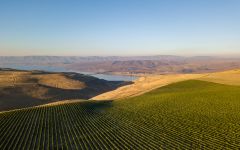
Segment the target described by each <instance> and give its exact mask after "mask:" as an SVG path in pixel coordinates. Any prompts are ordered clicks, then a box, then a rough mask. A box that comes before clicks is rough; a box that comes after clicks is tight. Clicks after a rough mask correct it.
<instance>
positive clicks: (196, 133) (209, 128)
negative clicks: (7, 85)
mask: <svg viewBox="0 0 240 150" xmlns="http://www.w3.org/2000/svg"><path fill="white" fill-rule="evenodd" d="M239 97H240V87H237V86H231V85H222V84H216V83H210V82H205V81H197V80H189V81H183V82H179V83H174V84H171V85H168V86H165V87H161V88H159V89H156V90H154V91H151V92H148V93H145V94H143V95H141V96H137V97H134V98H126V99H124V100H121V101H92V100H90V101H84V102H76V103H66V104H59V105H53V106H42V107H36V108H29V109H22V110H17V111H10V112H5V113H1V114H0V149H3V150H4V149H23V150H26V149H103V150H105V149H210V150H213V149H239V148H240V138H239V136H240V125H239V122H240V113H239V108H240V99H239Z"/></svg>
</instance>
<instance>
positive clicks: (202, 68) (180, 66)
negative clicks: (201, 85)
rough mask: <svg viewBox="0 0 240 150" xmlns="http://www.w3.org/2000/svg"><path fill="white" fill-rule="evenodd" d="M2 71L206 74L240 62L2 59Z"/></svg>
mask: <svg viewBox="0 0 240 150" xmlns="http://www.w3.org/2000/svg"><path fill="white" fill-rule="evenodd" d="M0 65H1V66H0V67H7V66H8V65H44V66H54V67H56V66H61V67H63V68H65V69H68V70H74V71H80V72H81V71H82V72H95V73H110V74H146V73H147V74H172V73H205V72H215V71H224V70H229V69H236V68H240V59H239V58H223V57H213V56H194V57H184V56H173V55H156V56H135V57H134V56H132V57H123V56H108V57H100V56H89V57H80V56H22V57H16V56H1V57H0Z"/></svg>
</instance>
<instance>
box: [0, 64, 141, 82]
mask: <svg viewBox="0 0 240 150" xmlns="http://www.w3.org/2000/svg"><path fill="white" fill-rule="evenodd" d="M0 67H4V68H12V69H19V70H43V71H50V72H76V73H81V74H86V75H91V76H94V77H96V78H99V79H104V80H107V81H133V80H135V79H137V77H136V76H123V75H109V74H94V73H91V72H79V71H74V70H67V69H65V68H63V67H55V66H39V65H31V66H21V65H4V66H0Z"/></svg>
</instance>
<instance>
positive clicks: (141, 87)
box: [92, 74, 204, 100]
mask: <svg viewBox="0 0 240 150" xmlns="http://www.w3.org/2000/svg"><path fill="white" fill-rule="evenodd" d="M202 76H204V74H174V75H148V76H144V77H140V78H139V79H138V80H136V81H134V83H133V84H131V85H127V86H123V87H120V88H118V89H116V90H114V91H110V92H107V93H103V94H101V95H98V96H96V97H93V98H92V99H93V100H112V99H122V98H127V97H133V96H137V95H140V94H143V93H146V92H149V91H151V90H153V89H156V88H159V87H162V86H165V85H168V84H171V83H175V82H179V81H184V80H190V79H196V78H200V77H202Z"/></svg>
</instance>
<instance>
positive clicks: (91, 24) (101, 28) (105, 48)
mask: <svg viewBox="0 0 240 150" xmlns="http://www.w3.org/2000/svg"><path fill="white" fill-rule="evenodd" d="M239 8H240V0H41V1H35V0H1V1H0V55H2V56H7V55H8V56H10V55H11V56H28V55H58V56H113V55H115V56H117V55H118V56H133V55H135V56H136V55H138V56H140V55H166V54H167V55H240V9H239Z"/></svg>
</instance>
